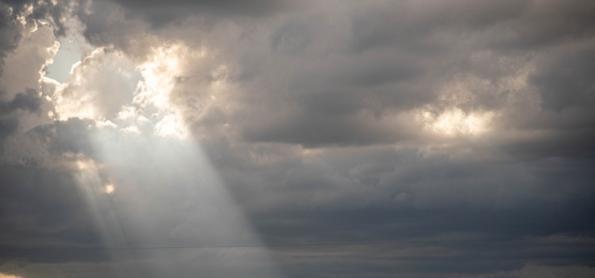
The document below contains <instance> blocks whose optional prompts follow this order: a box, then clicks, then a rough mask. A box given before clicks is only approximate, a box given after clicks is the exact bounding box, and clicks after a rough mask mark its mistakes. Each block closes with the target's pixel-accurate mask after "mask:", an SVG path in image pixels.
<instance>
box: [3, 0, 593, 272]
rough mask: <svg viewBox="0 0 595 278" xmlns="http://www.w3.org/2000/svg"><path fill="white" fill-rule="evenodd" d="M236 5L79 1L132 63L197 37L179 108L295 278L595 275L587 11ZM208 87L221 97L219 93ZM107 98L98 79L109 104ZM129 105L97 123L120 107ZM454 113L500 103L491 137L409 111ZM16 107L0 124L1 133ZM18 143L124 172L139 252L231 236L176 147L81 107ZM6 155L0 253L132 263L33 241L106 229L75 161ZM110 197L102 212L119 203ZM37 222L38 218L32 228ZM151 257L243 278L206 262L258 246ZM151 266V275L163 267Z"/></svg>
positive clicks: (122, 189)
mask: <svg viewBox="0 0 595 278" xmlns="http://www.w3.org/2000/svg"><path fill="white" fill-rule="evenodd" d="M168 5H174V6H173V7H172V8H169V6H168ZM248 5H249V4H247V3H235V2H226V1H224V2H221V3H219V2H217V3H215V2H209V1H207V2H186V1H179V2H176V1H174V2H172V3H169V2H153V1H149V2H142V3H141V2H140V1H132V2H122V1H118V2H99V1H96V2H93V3H92V5H91V10H92V11H93V13H86V12H85V11H84V9H82V7H83V5H81V6H79V8H81V9H80V10H78V11H77V12H78V16H79V18H80V20H81V21H82V22H83V23H84V24H85V26H86V29H85V31H84V32H85V36H86V38H87V39H88V40H89V42H91V43H93V44H95V45H97V46H113V47H114V49H115V50H114V51H118V50H122V51H123V52H124V53H126V54H127V55H129V56H130V57H131V58H132V59H133V60H134V61H142V60H143V59H144V58H145V56H146V55H148V53H150V52H149V50H150V49H151V47H153V46H160V45H167V44H169V43H182V44H184V45H185V46H186V47H189V48H200V47H203V46H204V47H205V48H206V49H207V54H206V56H205V57H201V58H194V57H190V55H189V56H185V57H184V58H185V59H184V60H183V61H181V62H180V68H181V69H182V70H181V74H180V76H177V77H176V84H175V88H174V91H173V95H172V97H173V99H172V101H173V103H174V104H175V105H176V106H177V108H179V109H180V111H182V112H183V113H184V116H185V119H186V120H187V122H188V124H189V125H190V126H191V127H192V129H193V132H194V133H193V135H194V140H195V142H196V143H197V144H199V145H200V149H201V150H203V151H204V152H205V153H206V154H207V157H208V158H209V159H210V161H209V162H210V163H212V164H213V167H214V168H215V169H216V170H217V172H218V174H220V175H221V178H222V180H223V181H224V184H225V186H226V187H225V188H226V189H229V191H230V194H231V196H232V200H233V201H234V202H237V205H238V207H239V208H241V209H242V211H243V213H244V214H245V216H246V217H247V219H248V220H249V222H250V223H252V224H253V225H254V228H255V230H256V231H257V232H258V235H259V236H260V237H261V238H262V240H263V241H264V242H265V243H266V244H268V245H269V247H270V249H271V250H272V256H273V259H274V260H276V261H277V262H278V263H279V265H280V267H281V268H282V270H283V271H284V272H285V273H286V275H287V277H394V276H399V277H537V276H540V275H542V274H543V273H549V274H552V275H557V276H560V277H564V275H576V276H578V275H590V274H591V273H592V268H590V267H589V265H592V262H593V258H595V253H594V252H593V250H594V243H593V238H594V237H595V234H594V231H595V226H594V224H593V221H591V218H592V215H593V212H594V211H595V206H594V205H593V204H592V199H593V197H594V196H595V190H594V189H593V180H595V177H594V175H593V173H592V168H593V155H594V154H595V148H594V144H593V138H595V137H594V134H595V132H594V131H593V120H592V119H593V115H592V112H591V110H592V107H593V105H595V103H594V100H593V97H592V96H593V92H592V87H593V81H592V80H591V79H592V78H590V76H591V75H592V72H593V71H595V68H594V67H593V62H592V60H593V59H590V58H591V56H593V53H592V52H593V51H592V49H593V43H592V40H593V36H594V35H595V33H594V32H593V28H592V26H593V24H591V21H592V18H593V16H592V13H593V11H594V10H595V9H594V8H593V7H592V6H591V5H592V4H590V2H588V1H564V2H550V1H499V2H494V1H490V2H477V1H451V2H442V1H421V2H370V1H366V2H324V3H307V4H303V5H302V6H300V7H298V8H295V9H294V8H292V7H291V6H284V7H278V6H277V4H273V3H269V2H267V1H262V2H257V3H256V4H254V5H252V4H250V7H248ZM7 30H8V29H7ZM92 66H93V67H95V66H96V65H92ZM107 69H109V67H107ZM107 69H106V70H107ZM108 75H109V74H108ZM106 76H107V75H106ZM98 79H101V78H98ZM110 80H114V76H110V77H106V78H105V79H104V81H110ZM217 82H222V83H223V84H224V85H225V86H223V87H224V89H221V90H220V91H216V90H214V89H212V87H216V86H215V85H217V84H218V83H217ZM100 83H101V84H104V83H105V82H100ZM124 83H126V82H124ZM120 87H122V86H118V88H120ZM118 90H119V89H113V87H110V86H98V89H97V91H98V92H99V93H101V95H100V96H101V97H107V96H111V95H112V94H118V93H119V91H118ZM130 90H131V88H130V87H126V89H125V90H122V91H126V92H129V91H130ZM122 97H123V98H122V100H121V101H120V100H116V102H117V103H116V104H114V107H115V108H113V109H112V110H110V111H109V113H108V114H110V115H113V114H114V113H115V112H117V111H118V109H119V108H120V107H121V104H122V103H126V102H127V101H129V95H128V94H127V95H126V96H123V94H122ZM109 100H112V99H111V98H110V99H109ZM451 107H457V108H460V109H461V110H462V111H464V112H465V113H467V112H474V111H480V112H481V111H490V112H493V113H494V115H495V116H494V119H493V122H492V123H491V131H490V132H489V133H487V135H486V136H484V137H478V138H475V137H465V136H458V137H457V136H455V137H453V138H449V139H444V138H438V136H436V137H432V136H429V135H427V134H425V133H424V131H423V127H420V126H419V125H418V123H415V119H414V117H413V116H412V115H411V114H408V113H413V112H412V111H414V110H415V109H426V108H427V109H429V110H430V111H432V112H436V113H440V112H442V111H446V110H448V109H449V108H451ZM35 108H36V104H35V99H34V98H32V97H31V98H28V97H27V96H26V95H22V96H21V97H20V98H19V99H15V100H14V101H8V102H5V103H4V104H2V105H0V110H4V111H6V113H8V114H10V115H12V114H14V113H16V112H18V111H20V110H31V111H33V110H35ZM10 119H11V121H7V122H6V124H5V125H6V128H5V130H12V129H14V128H15V125H16V123H17V122H16V121H13V120H12V119H14V118H12V117H11V118H10ZM11 136H12V135H11ZM22 136H23V137H17V142H18V144H16V146H19V147H21V148H22V149H26V150H34V149H35V148H34V146H37V148H39V149H41V150H43V151H44V152H43V155H45V156H49V157H53V158H55V159H57V160H60V159H61V160H60V161H62V160H64V159H68V158H70V159H72V157H74V158H77V157H84V158H89V159H93V160H94V161H95V162H97V163H99V164H105V165H107V166H106V167H107V168H106V170H105V171H104V172H102V173H101V174H100V175H99V178H98V179H99V182H107V181H113V182H115V183H118V186H119V187H118V189H117V190H119V191H118V194H120V195H118V194H116V195H115V196H116V197H115V198H114V200H115V207H116V208H117V209H118V210H119V211H123V212H122V213H121V214H120V216H122V217H123V219H125V220H126V221H125V223H124V225H123V226H124V227H125V228H126V229H127V231H129V232H131V234H138V235H141V236H139V237H137V238H134V239H131V240H130V242H129V244H131V245H133V246H136V247H143V246H145V247H146V246H150V245H151V244H153V245H157V244H163V245H164V246H165V245H167V246H179V245H183V246H189V247H190V248H194V247H205V245H206V247H209V246H208V243H212V242H216V243H217V242H219V241H218V239H217V236H221V237H222V238H223V239H224V240H221V241H222V242H223V241H226V239H228V238H229V237H231V238H233V235H234V234H233V231H232V230H234V229H235V228H234V229H231V228H229V227H226V226H225V225H224V222H225V221H221V222H217V221H215V223H214V224H213V223H210V222H209V221H208V220H209V219H210V218H209V217H214V216H219V217H221V219H224V218H227V217H230V215H232V216H233V213H232V212H230V211H229V208H228V207H227V206H224V205H222V204H225V202H221V203H218V204H215V205H209V204H207V203H208V202H199V203H197V202H193V201H195V200H196V199H200V197H202V198H204V196H205V195H208V193H209V192H208V190H203V191H200V190H199V191H195V190H196V189H200V188H201V187H200V186H203V185H204V184H210V183H211V182H212V180H210V178H209V177H208V176H205V175H203V174H204V173H203V172H201V170H200V167H198V166H197V165H199V161H198V160H197V159H196V157H193V156H192V155H193V154H194V153H192V152H191V151H189V150H188V149H185V148H182V147H180V146H178V145H176V144H173V143H171V142H169V141H167V140H165V141H152V140H154V138H145V139H143V140H147V141H149V142H151V145H150V146H151V148H148V147H147V145H144V144H143V141H142V140H141V139H139V138H137V140H136V141H135V140H131V139H130V138H131V137H127V136H128V135H125V134H120V133H118V132H115V131H114V130H111V129H110V128H104V129H101V128H97V127H96V126H94V125H93V121H87V120H81V119H70V120H68V121H58V122H54V123H49V124H46V125H41V126H38V127H37V128H34V129H32V130H30V131H28V132H27V133H26V134H24V135H22ZM7 137H10V136H8V135H7ZM18 138H20V139H21V140H19V139H18ZM25 138H27V139H26V140H25ZM98 141H100V143H101V144H99V145H98ZM147 141H144V142H147ZM13 142H14V141H13ZM102 144H103V145H102ZM98 146H103V147H104V148H103V149H102V148H98ZM106 146H107V147H106ZM109 154H112V156H111V157H110V155H109ZM114 154H117V155H114ZM3 156H4V157H3V158H4V159H8V158H10V156H9V155H8V154H3ZM25 161H27V160H25ZM139 162H140V163H139ZM200 163H202V162H200ZM14 164H17V165H19V167H23V168H11V167H14ZM14 164H11V166H10V167H9V166H2V169H4V173H2V175H0V177H1V178H2V179H3V182H2V183H0V184H3V185H7V186H4V187H2V191H3V193H5V194H0V196H4V197H0V200H3V202H1V203H0V206H4V207H3V209H2V210H0V211H3V212H4V211H6V212H7V213H6V214H3V215H2V217H0V221H4V222H0V223H4V224H6V225H9V226H10V227H11V228H10V229H8V230H6V231H0V239H8V240H6V241H4V243H5V248H3V250H8V251H6V252H4V253H0V256H3V258H4V259H5V260H7V259H11V258H14V257H19V258H23V259H24V260H30V261H34V262H35V263H32V264H26V265H28V266H30V267H34V266H35V265H39V264H42V265H43V266H47V265H46V264H50V265H51V266H49V267H50V268H51V267H52V266H55V267H58V268H60V267H65V269H66V270H64V271H65V272H66V273H69V271H73V272H76V271H77V270H79V269H78V267H81V269H85V270H89V269H94V270H96V273H89V274H88V275H89V276H91V277H92V276H93V275H96V276H101V275H102V274H105V273H111V272H110V270H109V268H110V267H113V268H120V267H121V268H122V269H123V270H122V271H123V272H122V273H124V274H123V276H127V275H126V274H129V273H130V272H131V269H133V268H134V267H131V266H130V265H126V263H127V262H130V261H127V259H131V257H134V256H131V255H130V254H128V255H126V252H125V251H122V252H111V251H110V250H101V249H99V250H95V249H94V251H89V252H88V254H86V255H83V254H82V253H83V251H81V249H80V248H79V249H76V248H75V249H72V250H73V251H72V252H71V253H69V254H62V255H60V254H58V253H60V252H59V251H57V250H59V249H51V248H50V249H48V250H42V251H40V250H38V249H34V248H29V249H27V246H26V245H27V244H25V243H27V242H28V241H32V240H33V239H35V240H37V241H36V243H43V244H45V245H48V244H49V243H56V242H58V243H60V244H65V245H67V246H75V247H77V248H78V247H84V246H96V245H97V244H99V245H101V244H103V243H104V242H102V241H101V240H102V238H101V237H100V235H99V234H98V229H99V227H96V226H94V225H97V223H96V222H94V221H92V219H91V217H92V214H93V213H92V212H90V211H87V210H88V209H89V208H88V207H86V205H88V203H85V202H84V201H83V200H81V197H80V196H78V197H77V196H76V194H77V193H76V192H77V191H69V190H71V189H72V187H76V186H77V182H76V180H75V178H76V175H75V171H73V170H72V169H62V171H64V172H60V171H59V170H56V169H45V168H44V167H42V166H43V165H47V164H43V163H38V164H36V163H20V164H19V163H14ZM23 165H26V166H28V167H29V168H26V167H25V166H23ZM33 165H34V166H37V167H39V168H40V169H37V168H31V166H33ZM166 165H167V166H166ZM15 169H16V170H15ZM147 169H148V170H147ZM110 175H111V176H110ZM37 184H39V185H40V187H42V188H39V189H37V187H36V185H37ZM139 184H141V185H142V187H140V186H136V185H139ZM164 184H166V185H168V186H167V187H163V186H162V185H164ZM15 185H22V186H21V187H18V186H15ZM172 188H175V189H176V190H170V189H172ZM222 188H223V187H222ZM102 196H103V195H102ZM118 196H121V197H118ZM213 196H215V197H217V196H216V195H208V196H207V197H213ZM103 197H105V196H103ZM118 198H121V199H118ZM213 198H214V197H213ZM214 199H216V198H214ZM126 200H128V201H130V202H125V201H126ZM139 200H143V201H145V203H144V204H145V205H146V204H149V205H148V206H144V207H143V206H142V204H143V202H140V201H139ZM100 201H101V202H102V201H105V199H102V200H100ZM20 203H24V204H27V206H25V207H23V206H20V205H19V204H20ZM103 204H104V206H102V207H101V208H100V209H99V211H101V212H102V213H105V215H111V214H110V213H109V206H105V204H106V203H103ZM54 205H55V207H54ZM135 206H138V207H135ZM27 208H29V209H27ZM18 215H22V216H23V217H22V218H17V216H18ZM45 218H47V219H50V220H51V221H50V220H43V219H45ZM231 218H233V217H231ZM18 219H25V220H23V222H19V220H18ZM40 221H41V223H43V224H44V226H45V227H38V226H37V225H35V224H36V223H38V222H40ZM43 221H46V222H43ZM110 221H114V219H113V218H112V219H111V220H110ZM205 221H206V223H207V224H209V223H210V224H209V225H204V223H205ZM110 223H111V224H114V223H113V222H110ZM232 226H233V225H232ZM226 228H228V229H226ZM23 231H25V232H23ZM19 232H21V235H17V233H19ZM114 234H118V233H117V232H116V233H114ZM114 237H115V238H116V239H121V236H118V235H115V236H114ZM201 237H202V239H203V240H204V241H201V240H197V239H200V238H201ZM239 238H241V237H239ZM236 239H237V238H236ZM13 241H14V242H16V243H11V242H13ZM116 242H119V243H121V242H120V241H117V240H116ZM203 243H205V245H202V244H203ZM219 243H220V242H219ZM234 243H238V242H234ZM240 243H242V242H240ZM43 244H42V245H43ZM211 247H212V246H211ZM157 249H158V248H157ZM157 249H156V250H145V251H143V252H144V253H143V255H142V256H141V255H139V256H138V257H136V259H137V260H138V261H137V262H136V263H138V264H141V265H142V264H147V265H159V264H160V263H161V264H163V263H164V262H168V261H170V260H171V258H176V263H172V264H171V265H170V267H172V268H173V266H180V269H179V273H180V276H182V277H183V276H184V275H188V276H191V275H193V274H194V276H196V273H198V272H197V271H199V270H198V269H201V270H202V271H205V269H207V271H206V272H201V273H208V274H205V275H209V277H212V276H214V275H226V274H229V275H239V276H241V273H240V272H236V270H235V269H233V270H231V269H230V270H228V271H229V272H225V271H224V269H223V270H222V269H221V268H218V267H217V265H218V262H217V260H219V259H220V258H222V260H224V261H233V262H236V261H235V258H245V257H242V256H247V257H249V258H252V257H251V256H252V255H250V254H252V253H251V251H249V250H251V249H250V248H247V249H242V250H240V251H239V250H237V249H234V248H230V249H226V248H213V249H209V250H206V251H204V250H203V251H197V250H194V249H192V250H184V249H182V250H178V249H173V250H172V249H164V250H161V249H159V250H157ZM196 249H199V250H202V249H200V248H196ZM239 249H241V248H239ZM69 250H70V249H69ZM222 250H225V251H222ZM104 251H105V253H104ZM110 252H111V253H110ZM203 252H204V253H203ZM106 253H109V254H111V255H114V253H121V254H119V255H121V257H118V256H117V255H116V256H115V258H116V259H118V258H119V259H121V260H120V261H117V260H115V259H114V258H107V257H106V256H108V255H109V254H106ZM139 253H140V252H139ZM163 254H166V255H163ZM242 254H243V255H242ZM246 254H247V255H246ZM153 256H154V257H153ZM160 256H167V257H168V259H163V257H160ZM69 261H76V262H75V263H76V264H77V265H76V266H73V265H72V264H70V265H65V264H68V263H67V262H69ZM81 261H85V262H81ZM114 261H117V262H114ZM178 262H182V263H180V264H178ZM531 263H533V264H531ZM78 264H80V265H78ZM120 264H123V265H120ZM535 265H538V267H535ZM548 265H570V266H568V267H563V266H559V267H554V266H548ZM572 265H582V266H577V267H572ZM104 267H105V268H104ZM239 268H242V267H239ZM248 268H249V269H250V267H248ZM143 269H151V268H150V267H149V268H144V267H143ZM164 269H168V268H167V267H166V268H164ZM159 271H163V269H160V270H159ZM159 271H158V270H155V271H154V272H153V271H147V273H143V274H145V275H147V277H148V275H153V276H167V272H159ZM23 273H26V272H25V270H23ZM79 273H80V272H79ZM122 273H120V274H122ZM568 273H571V274H568ZM104 276H105V275H104ZM115 276H117V275H115ZM128 276H130V275H128ZM244 276H245V275H244Z"/></svg>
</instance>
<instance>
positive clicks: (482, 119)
mask: <svg viewBox="0 0 595 278" xmlns="http://www.w3.org/2000/svg"><path fill="white" fill-rule="evenodd" d="M493 117H494V113H493V112H490V111H488V112H483V111H479V112H465V111H463V110H462V109H460V108H450V109H447V110H445V111H442V112H440V113H435V112H431V111H429V110H423V111H421V112H420V113H419V117H418V119H420V120H421V121H422V123H423V125H424V128H425V129H426V130H428V131H430V132H432V133H434V134H437V135H439V136H446V137H454V136H479V135H481V134H484V133H485V132H487V131H488V130H489V127H490V123H491V121H492V119H493Z"/></svg>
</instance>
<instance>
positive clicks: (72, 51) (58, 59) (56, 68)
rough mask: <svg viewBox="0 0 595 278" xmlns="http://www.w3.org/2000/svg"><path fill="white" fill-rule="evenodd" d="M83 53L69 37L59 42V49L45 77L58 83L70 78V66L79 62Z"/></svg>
mask: <svg viewBox="0 0 595 278" xmlns="http://www.w3.org/2000/svg"><path fill="white" fill-rule="evenodd" d="M82 55H83V53H82V49H81V47H80V45H79V44H78V43H77V42H76V41H75V39H73V38H71V37H65V38H63V39H61V40H60V48H59V49H58V53H56V55H55V56H54V58H53V62H52V63H51V64H49V65H48V67H47V73H46V76H47V77H49V78H51V79H54V80H56V81H58V82H60V83H62V82H64V81H66V80H67V79H68V77H69V76H70V71H71V69H72V66H73V65H74V64H76V63H77V62H79V61H80V60H81V57H82Z"/></svg>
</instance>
